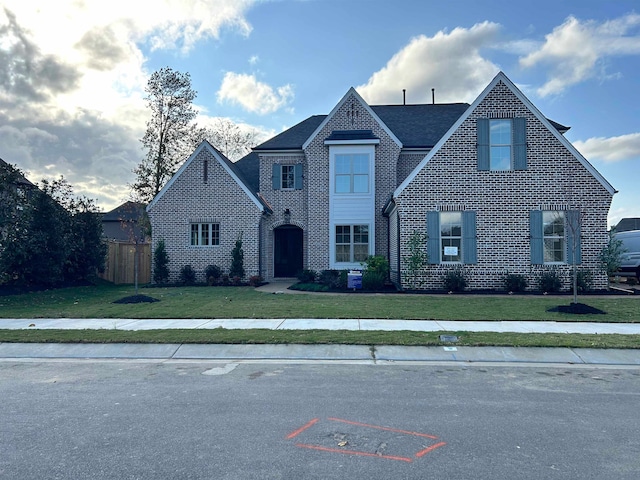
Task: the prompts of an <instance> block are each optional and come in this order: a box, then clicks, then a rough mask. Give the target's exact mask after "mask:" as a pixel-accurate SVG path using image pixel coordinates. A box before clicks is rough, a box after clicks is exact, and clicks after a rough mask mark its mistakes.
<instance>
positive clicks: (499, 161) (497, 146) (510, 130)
mask: <svg viewBox="0 0 640 480" xmlns="http://www.w3.org/2000/svg"><path fill="white" fill-rule="evenodd" d="M476 129H477V147H478V170H480V171H488V170H491V171H506V170H526V169H527V121H526V118H522V117H517V118H491V119H489V118H478V119H477V120H476Z"/></svg>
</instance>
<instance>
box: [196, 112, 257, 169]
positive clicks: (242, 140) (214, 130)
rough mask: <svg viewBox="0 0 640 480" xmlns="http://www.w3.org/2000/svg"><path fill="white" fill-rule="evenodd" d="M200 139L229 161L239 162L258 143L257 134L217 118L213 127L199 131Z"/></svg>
mask: <svg viewBox="0 0 640 480" xmlns="http://www.w3.org/2000/svg"><path fill="white" fill-rule="evenodd" d="M200 134H201V135H202V139H203V140H204V139H206V140H207V141H208V142H209V143H210V144H211V145H213V146H214V147H216V148H217V149H218V150H219V151H220V152H222V153H223V154H224V155H225V156H226V157H227V158H228V159H229V160H233V161H236V160H239V159H240V158H242V157H244V156H245V155H247V154H248V153H249V152H250V151H251V149H252V148H253V147H255V146H256V144H257V143H258V132H257V131H256V130H255V129H253V128H249V129H243V128H241V127H240V126H239V125H238V124H237V123H234V122H233V121H231V120H229V119H228V118H217V119H216V120H215V123H214V125H213V127H209V128H205V129H202V130H200Z"/></svg>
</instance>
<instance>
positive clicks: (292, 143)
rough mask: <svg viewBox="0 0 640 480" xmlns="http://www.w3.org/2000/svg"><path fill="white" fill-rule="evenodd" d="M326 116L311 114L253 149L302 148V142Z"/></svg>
mask: <svg viewBox="0 0 640 480" xmlns="http://www.w3.org/2000/svg"><path fill="white" fill-rule="evenodd" d="M326 117H327V116H326V115H313V116H312V117H309V118H307V119H306V120H303V121H301V122H300V123H298V124H296V125H294V126H293V127H291V128H288V129H287V130H285V131H284V132H282V133H280V134H278V135H276V136H275V137H273V138H272V139H270V140H267V141H266V142H264V143H262V144H260V145H258V146H257V147H254V148H253V150H257V151H260V150H302V145H303V144H304V142H305V141H306V140H307V139H308V138H309V137H310V136H311V134H312V133H313V132H314V131H315V130H316V129H317V128H318V125H320V124H321V123H322V122H323V121H324V119H325V118H326Z"/></svg>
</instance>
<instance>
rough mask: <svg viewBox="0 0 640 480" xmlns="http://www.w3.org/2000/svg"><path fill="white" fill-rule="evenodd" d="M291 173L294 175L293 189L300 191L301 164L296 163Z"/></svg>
mask: <svg viewBox="0 0 640 480" xmlns="http://www.w3.org/2000/svg"><path fill="white" fill-rule="evenodd" d="M293 172H294V174H295V180H294V188H295V189H296V190H302V164H301V163H296V165H295V167H293Z"/></svg>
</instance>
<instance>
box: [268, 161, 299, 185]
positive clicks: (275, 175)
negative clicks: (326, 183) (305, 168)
mask: <svg viewBox="0 0 640 480" xmlns="http://www.w3.org/2000/svg"><path fill="white" fill-rule="evenodd" d="M302 178H303V177H302V164H301V163H296V164H295V165H282V164H280V163H274V164H273V165H272V174H271V181H272V184H273V189H274V190H302Z"/></svg>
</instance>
